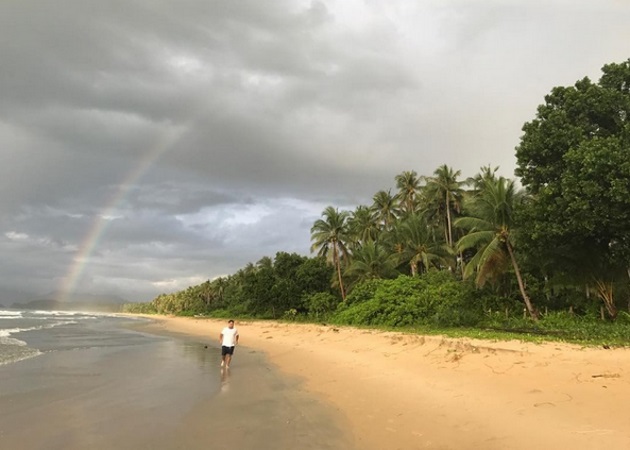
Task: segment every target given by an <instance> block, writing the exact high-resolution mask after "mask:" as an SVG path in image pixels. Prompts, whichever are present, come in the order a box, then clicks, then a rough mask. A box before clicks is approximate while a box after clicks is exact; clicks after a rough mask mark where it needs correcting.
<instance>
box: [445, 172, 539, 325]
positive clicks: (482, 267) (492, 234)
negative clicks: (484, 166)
mask: <svg viewBox="0 0 630 450" xmlns="http://www.w3.org/2000/svg"><path fill="white" fill-rule="evenodd" d="M520 196H521V194H520V193H519V192H517V191H516V188H515V186H514V181H512V180H507V179H505V178H503V177H500V178H496V179H490V178H489V179H486V180H485V181H483V182H482V184H481V186H480V189H479V192H478V193H477V195H475V196H474V197H472V198H471V204H470V206H469V211H470V216H468V217H461V218H459V219H457V220H456V221H455V226H456V227H458V228H462V229H464V230H468V233H467V234H466V235H465V236H464V237H462V238H461V239H460V240H459V242H457V250H458V251H460V252H463V251H464V250H467V249H476V251H477V252H476V253H475V255H474V256H473V257H472V258H471V260H470V261H469V262H468V264H466V267H465V270H464V277H465V278H466V277H469V276H470V275H471V274H472V273H473V272H474V271H476V272H477V277H476V279H475V282H476V284H477V286H483V285H484V284H485V283H486V281H488V280H490V279H496V278H497V277H498V276H499V275H501V274H502V273H504V272H505V270H506V269H507V267H508V266H509V263H510V262H511V264H512V267H513V269H514V273H515V274H516V279H517V281H518V287H519V289H520V292H521V296H522V297H523V302H524V303H525V306H526V307H527V311H528V312H529V315H530V316H531V317H532V318H533V319H537V318H538V311H536V309H535V308H534V306H533V305H532V302H531V300H530V299H529V296H528V295H527V292H526V291H525V285H524V283H523V278H522V276H521V271H520V269H519V265H518V262H517V261H516V256H515V255H514V245H513V243H512V231H513V209H514V206H515V204H516V202H517V201H518V199H519V198H520Z"/></svg>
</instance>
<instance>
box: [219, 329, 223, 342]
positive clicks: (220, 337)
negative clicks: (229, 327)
mask: <svg viewBox="0 0 630 450" xmlns="http://www.w3.org/2000/svg"><path fill="white" fill-rule="evenodd" d="M222 342H223V331H222V332H221V334H220V335H219V343H222Z"/></svg>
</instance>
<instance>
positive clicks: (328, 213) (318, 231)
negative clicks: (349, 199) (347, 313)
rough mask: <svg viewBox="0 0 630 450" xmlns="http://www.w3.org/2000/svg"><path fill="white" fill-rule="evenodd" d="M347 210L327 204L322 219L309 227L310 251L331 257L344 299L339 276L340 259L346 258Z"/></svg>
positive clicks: (343, 295) (344, 296)
mask: <svg viewBox="0 0 630 450" xmlns="http://www.w3.org/2000/svg"><path fill="white" fill-rule="evenodd" d="M349 215H350V213H349V212H348V211H341V212H339V210H337V209H335V208H333V207H332V206H328V207H327V208H326V209H324V212H323V213H322V217H323V219H317V220H316V221H315V223H314V224H313V226H312V227H311V241H312V242H313V245H311V252H314V251H315V250H317V254H318V256H323V257H327V258H329V261H330V260H331V259H332V263H333V264H334V266H335V269H336V270H337V277H338V279H339V289H340V290H341V298H342V299H343V300H344V301H345V300H346V293H345V291H344V288H343V279H342V277H341V259H342V258H346V259H347V258H348V249H347V247H346V242H347V241H348V217H349Z"/></svg>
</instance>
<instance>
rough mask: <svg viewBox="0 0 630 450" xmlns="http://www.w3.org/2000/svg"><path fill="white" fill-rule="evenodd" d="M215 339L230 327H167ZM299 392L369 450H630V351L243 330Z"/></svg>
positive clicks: (255, 324)
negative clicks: (335, 416) (330, 411)
mask: <svg viewBox="0 0 630 450" xmlns="http://www.w3.org/2000/svg"><path fill="white" fill-rule="evenodd" d="M155 319H156V320H157V322H155V323H154V324H153V325H151V327H152V328H153V329H154V330H156V331H159V330H167V331H171V332H178V333H185V334H188V335H192V336H199V337H200V338H203V339H207V340H208V341H214V340H215V339H216V336H218V333H219V332H220V330H221V328H222V327H223V326H224V321H217V320H207V319H193V318H180V317H157V318H155ZM236 326H237V328H238V329H239V332H240V334H241V345H240V346H239V347H240V348H239V349H238V350H237V352H236V355H235V359H234V363H233V366H234V369H235V370H237V369H238V364H239V353H241V354H242V353H244V352H245V351H247V350H249V351H252V350H253V351H262V352H264V353H265V354H266V356H267V360H268V361H270V364H272V365H274V366H275V367H277V368H278V369H279V370H280V372H281V373H284V374H286V375H293V376H297V377H299V379H301V381H302V382H301V383H298V384H297V385H296V386H295V389H300V390H302V389H303V390H304V391H305V392H306V393H307V394H312V395H315V396H317V398H320V399H322V401H324V402H326V403H327V404H329V405H331V406H332V407H333V408H335V409H336V410H337V411H338V412H339V413H340V414H339V417H340V420H342V421H343V422H344V423H343V427H344V429H345V428H349V430H348V432H349V433H350V434H351V436H352V439H353V440H354V443H353V445H354V446H356V448H360V449H368V450H371V449H423V448H430V449H528V450H530V449H532V448H536V449H558V448H571V449H602V448H606V449H627V448H630V427H628V418H627V405H626V399H627V398H630V350H628V349H603V348H584V347H580V346H576V345H568V344H559V343H546V344H534V343H523V342H518V341H510V342H493V341H481V340H469V339H447V338H442V337H435V336H432V337H426V336H418V335H410V334H404V333H395V332H381V331H373V330H362V329H353V328H345V327H333V326H326V325H321V326H318V325H305V324H285V323H276V322H265V321H247V322H245V321H241V322H239V321H237V325H236Z"/></svg>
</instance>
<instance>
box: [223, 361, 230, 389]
mask: <svg viewBox="0 0 630 450" xmlns="http://www.w3.org/2000/svg"><path fill="white" fill-rule="evenodd" d="M229 385H230V369H226V368H225V367H221V392H227V391H228V389H229Z"/></svg>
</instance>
